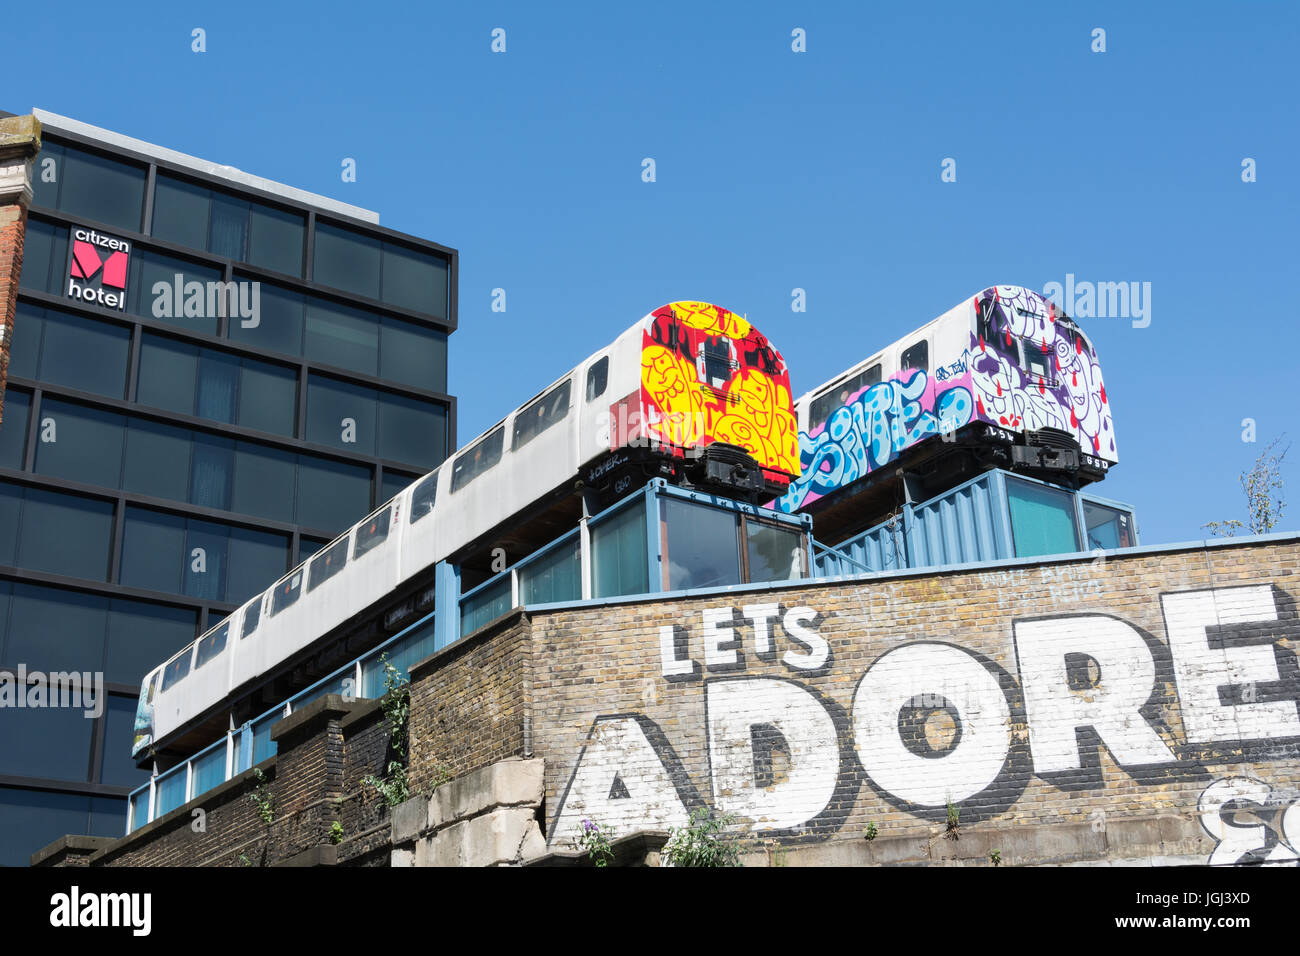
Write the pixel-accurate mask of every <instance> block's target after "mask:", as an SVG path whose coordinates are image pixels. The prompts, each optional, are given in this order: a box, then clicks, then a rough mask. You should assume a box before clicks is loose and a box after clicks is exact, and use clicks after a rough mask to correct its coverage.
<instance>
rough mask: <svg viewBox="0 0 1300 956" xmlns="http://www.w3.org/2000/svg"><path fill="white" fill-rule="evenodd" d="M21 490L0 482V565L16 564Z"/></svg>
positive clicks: (21, 501)
mask: <svg viewBox="0 0 1300 956" xmlns="http://www.w3.org/2000/svg"><path fill="white" fill-rule="evenodd" d="M22 510H23V489H22V488H20V487H18V486H17V485H10V484H5V483H3V482H0V564H17V563H18V561H17V554H18V527H19V525H20V524H21V522H20V521H19V518H20V517H21V515H22Z"/></svg>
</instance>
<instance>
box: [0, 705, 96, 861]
mask: <svg viewBox="0 0 1300 956" xmlns="http://www.w3.org/2000/svg"><path fill="white" fill-rule="evenodd" d="M86 723H87V724H89V723H90V722H89V721H86ZM37 739H38V740H39V739H40V738H37ZM88 803H89V800H88V798H87V797H85V796H83V795H81V794H76V793H49V792H47V791H44V790H17V789H11V788H9V787H3V788H0V865H3V866H27V865H28V863H29V862H30V861H31V855H32V854H33V853H35V852H36V851H37V850H39V849H40V848H41V847H43V846H47V845H48V844H50V843H53V842H54V841H55V840H57V839H58V838H59V837H61V836H64V835H66V834H68V833H80V832H82V828H83V827H84V826H85V825H86V808H87V805H88Z"/></svg>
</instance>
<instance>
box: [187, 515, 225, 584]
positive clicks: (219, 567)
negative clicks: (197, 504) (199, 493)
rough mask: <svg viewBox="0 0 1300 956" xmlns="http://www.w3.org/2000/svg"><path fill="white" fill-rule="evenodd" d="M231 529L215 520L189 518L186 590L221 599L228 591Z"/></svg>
mask: <svg viewBox="0 0 1300 956" xmlns="http://www.w3.org/2000/svg"><path fill="white" fill-rule="evenodd" d="M229 540H230V529H229V528H228V527H226V526H225V525H221V524H216V523H215V522H212V521H198V520H195V519H193V518H191V519H190V520H189V521H187V522H185V568H184V576H183V578H182V580H183V582H184V585H183V588H184V591H185V593H186V594H188V595H190V596H191V597H199V598H207V599H208V600H210V601H220V600H221V598H222V596H223V595H224V594H225V591H226V566H227V561H226V545H227V543H228V542H229Z"/></svg>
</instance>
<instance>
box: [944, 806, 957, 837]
mask: <svg viewBox="0 0 1300 956" xmlns="http://www.w3.org/2000/svg"><path fill="white" fill-rule="evenodd" d="M960 830H961V813H960V811H958V809H957V807H956V806H955V805H954V804H953V802H952V800H951V799H949V800H948V827H947V829H946V830H945V831H944V834H943V835H944V836H946V837H947V838H948V839H949V840H960V839H961V833H960Z"/></svg>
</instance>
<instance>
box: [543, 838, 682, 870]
mask: <svg viewBox="0 0 1300 956" xmlns="http://www.w3.org/2000/svg"><path fill="white" fill-rule="evenodd" d="M667 842H668V834H667V833H666V832H663V831H661V830H638V831H637V832H636V833H630V834H628V835H627V836H623V837H619V838H618V839H617V840H611V841H610V844H609V847H610V849H611V850H613V851H614V859H613V860H611V861H610V862H609V864H608V865H609V866H659V865H660V859H661V857H660V853H661V851H662V850H663V847H664V844H665V843H667ZM524 865H525V866H595V864H594V863H592V862H591V857H590V856H589V855H588V854H587V852H586V851H585V850H575V849H568V850H551V851H550V852H549V853H546V854H543V855H542V856H539V857H538V858H537V859H535V860H529V861H528V862H527V863H525V864H524Z"/></svg>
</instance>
